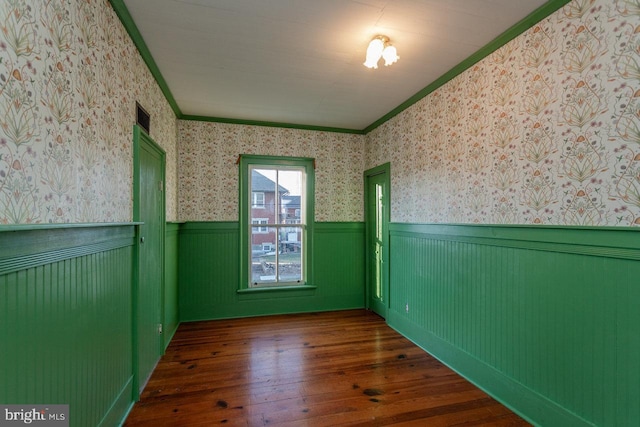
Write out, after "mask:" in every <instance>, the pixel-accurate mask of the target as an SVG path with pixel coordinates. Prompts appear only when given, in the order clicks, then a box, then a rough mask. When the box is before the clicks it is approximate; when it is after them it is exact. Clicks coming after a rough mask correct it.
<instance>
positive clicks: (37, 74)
mask: <svg viewBox="0 0 640 427" xmlns="http://www.w3.org/2000/svg"><path fill="white" fill-rule="evenodd" d="M0 29H1V30H2V31H0V224H29V223H64V222H66V223H86V222H120V221H130V220H131V219H132V179H133V178H132V168H133V166H132V165H133V163H132V159H133V151H132V126H133V124H134V122H135V102H136V101H138V102H140V104H141V105H142V106H143V107H145V109H146V110H147V111H148V112H149V113H150V114H151V136H152V137H153V138H154V139H155V141H156V142H157V143H158V144H159V145H160V146H162V147H163V148H164V150H165V151H166V153H167V184H166V188H167V217H168V219H170V220H171V219H176V218H177V196H176V188H177V186H176V184H177V170H176V164H177V163H176V157H177V151H176V120H175V115H174V113H173V111H172V110H171V107H170V106H169V104H168V103H167V101H166V99H165V98H164V95H163V94H162V92H161V91H160V89H159V87H158V86H157V84H156V82H155V80H154V79H153V77H152V75H151V74H150V72H149V70H148V69H147V67H146V65H145V64H144V62H143V60H142V58H141V57H140V55H139V54H138V51H137V50H136V48H135V46H134V45H133V42H132V41H131V39H130V38H129V36H128V34H127V33H126V31H125V29H124V27H123V26H122V25H121V23H120V21H119V19H118V17H117V16H116V14H115V12H114V11H113V9H112V8H111V6H110V4H109V3H108V1H107V0H99V1H91V0H50V1H42V0H2V1H1V2H0Z"/></svg>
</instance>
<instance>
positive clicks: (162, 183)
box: [158, 181, 164, 191]
mask: <svg viewBox="0 0 640 427" xmlns="http://www.w3.org/2000/svg"><path fill="white" fill-rule="evenodd" d="M158 190H159V191H164V181H158Z"/></svg>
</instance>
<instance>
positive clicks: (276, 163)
mask: <svg viewBox="0 0 640 427" xmlns="http://www.w3.org/2000/svg"><path fill="white" fill-rule="evenodd" d="M256 166H260V167H267V168H268V167H274V168H280V167H282V168H286V167H298V168H303V169H304V170H305V174H306V180H305V188H304V190H305V194H306V197H305V200H306V205H305V209H303V210H304V211H305V213H304V214H305V222H306V238H305V239H304V241H303V242H302V246H303V247H302V264H303V266H304V268H303V271H304V277H303V280H302V282H301V283H291V284H281V285H275V286H274V285H273V284H268V285H267V284H265V285H263V286H250V276H249V270H250V263H251V256H250V253H251V244H250V238H251V234H252V233H251V226H250V224H249V221H250V212H251V203H252V200H253V198H252V197H251V189H250V188H249V186H250V181H251V180H250V177H249V173H250V170H251V169H252V167H256ZM239 184H240V185H239V195H238V203H239V215H240V233H239V234H240V244H239V248H240V275H239V277H240V281H239V284H238V292H240V293H245V292H263V291H265V290H270V289H273V290H288V289H292V290H300V289H315V286H314V285H313V269H312V266H313V262H312V260H313V226H314V219H315V216H314V215H315V214H314V212H315V171H314V159H312V158H307V157H281V156H259V155H248V154H242V155H240V162H239Z"/></svg>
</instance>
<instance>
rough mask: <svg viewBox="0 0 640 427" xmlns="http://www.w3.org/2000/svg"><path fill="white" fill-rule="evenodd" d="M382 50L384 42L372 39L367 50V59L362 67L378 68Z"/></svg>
mask: <svg viewBox="0 0 640 427" xmlns="http://www.w3.org/2000/svg"><path fill="white" fill-rule="evenodd" d="M383 49H384V42H383V41H382V40H380V39H373V40H371V42H370V43H369V47H368V48H367V59H366V60H365V61H364V63H363V64H364V66H365V67H367V68H378V61H379V60H380V57H381V56H382V51H383Z"/></svg>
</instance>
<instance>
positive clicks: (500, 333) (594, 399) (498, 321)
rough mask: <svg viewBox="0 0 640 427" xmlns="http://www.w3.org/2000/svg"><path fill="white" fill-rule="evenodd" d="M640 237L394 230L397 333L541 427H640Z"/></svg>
mask: <svg viewBox="0 0 640 427" xmlns="http://www.w3.org/2000/svg"><path fill="white" fill-rule="evenodd" d="M639 232H640V230H638V229H631V228H578V227H569V228H563V227H528V226H472V225H469V226H466V225H415V224H397V223H396V224H392V225H391V227H390V234H391V237H390V240H391V243H390V246H391V259H390V262H391V278H390V282H391V295H390V310H389V317H388V319H387V321H388V323H389V324H390V325H391V326H392V327H394V328H395V329H397V330H398V331H399V332H400V333H402V334H403V335H405V336H407V337H408V338H410V339H411V340H413V341H414V342H416V343H417V344H418V345H420V346H421V347H423V348H424V349H425V350H427V351H428V352H429V353H431V354H433V355H434V356H436V357H437V358H439V359H440V360H442V361H443V362H444V363H446V364H447V365H449V366H451V367H452V368H453V369H455V370H456V371H458V372H460V373H461V374H462V375H464V376H465V377H467V378H468V379H470V380H471V381H473V382H474V383H476V384H477V385H478V386H480V387H481V388H483V389H484V390H486V391H487V392H489V393H490V394H492V395H493V396H495V397H496V398H498V399H499V400H500V401H502V402H504V403H505V404H507V405H508V406H509V407H511V408H512V409H514V410H515V411H516V412H518V413H519V414H521V415H522V416H524V417H525V418H526V419H528V420H530V421H531V422H533V423H534V424H536V425H541V426H563V427H564V426H574V425H575V426H583V425H597V426H631V425H640V234H639ZM407 306H408V311H407Z"/></svg>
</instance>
